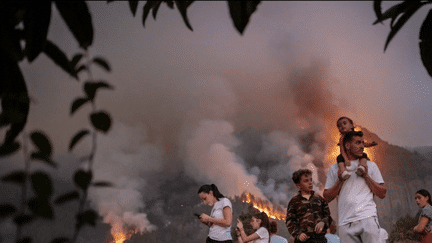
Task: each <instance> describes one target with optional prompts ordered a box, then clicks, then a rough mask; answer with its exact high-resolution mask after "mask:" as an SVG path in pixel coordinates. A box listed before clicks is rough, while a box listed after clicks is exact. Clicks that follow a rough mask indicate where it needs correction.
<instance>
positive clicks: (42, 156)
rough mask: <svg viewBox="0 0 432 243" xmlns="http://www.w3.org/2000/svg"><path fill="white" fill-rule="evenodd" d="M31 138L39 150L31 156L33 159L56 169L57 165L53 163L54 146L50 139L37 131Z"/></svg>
mask: <svg viewBox="0 0 432 243" xmlns="http://www.w3.org/2000/svg"><path fill="white" fill-rule="evenodd" d="M30 138H31V140H32V141H33V144H34V145H35V146H36V148H37V150H36V151H35V152H33V153H32V154H31V158H32V159H37V160H41V161H43V162H47V163H48V164H49V165H51V166H54V167H56V165H55V163H54V162H52V161H51V156H52V150H51V148H52V146H51V143H50V141H49V139H48V137H47V136H46V135H45V134H44V133H43V132H41V131H36V132H33V133H32V134H31V135H30Z"/></svg>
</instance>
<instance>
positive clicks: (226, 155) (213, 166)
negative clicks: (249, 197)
mask: <svg viewBox="0 0 432 243" xmlns="http://www.w3.org/2000/svg"><path fill="white" fill-rule="evenodd" d="M233 132H234V127H233V126H232V125H231V124H230V123H229V122H227V121H211V120H204V121H202V122H200V124H199V127H198V128H197V129H196V131H195V132H194V133H193V134H192V138H191V139H190V140H189V141H188V142H187V155H188V157H187V158H186V160H185V169H186V172H187V173H188V174H189V175H190V176H192V177H194V178H196V179H197V181H200V182H202V183H203V184H211V183H214V184H216V186H218V188H219V189H220V191H221V192H222V193H223V194H226V196H230V197H233V196H236V195H241V194H242V193H243V192H244V191H246V192H249V193H252V194H254V195H256V196H258V197H264V195H263V193H262V192H261V190H260V189H259V188H258V187H257V186H256V183H257V178H256V177H255V176H254V175H250V174H248V173H247V171H246V170H245V168H244V166H243V165H242V163H241V158H239V157H238V156H237V155H236V154H235V153H234V152H233V149H234V148H235V147H236V146H239V140H238V139H237V138H236V137H235V136H234V135H233Z"/></svg>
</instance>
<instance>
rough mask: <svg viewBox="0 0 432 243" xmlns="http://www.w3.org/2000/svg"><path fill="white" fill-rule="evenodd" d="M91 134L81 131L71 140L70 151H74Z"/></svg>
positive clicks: (85, 130)
mask: <svg viewBox="0 0 432 243" xmlns="http://www.w3.org/2000/svg"><path fill="white" fill-rule="evenodd" d="M89 133H90V132H89V131H88V130H87V129H84V130H81V131H80V132H78V133H77V134H76V135H75V136H74V137H73V138H72V140H71V142H70V144H69V151H72V149H73V147H74V146H75V145H76V143H78V141H80V140H81V139H82V138H83V137H84V136H85V135H87V134H89Z"/></svg>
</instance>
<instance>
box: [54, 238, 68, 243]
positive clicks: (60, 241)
mask: <svg viewBox="0 0 432 243" xmlns="http://www.w3.org/2000/svg"><path fill="white" fill-rule="evenodd" d="M67 242H70V241H69V238H66V237H59V238H55V239H54V240H53V241H51V243H67Z"/></svg>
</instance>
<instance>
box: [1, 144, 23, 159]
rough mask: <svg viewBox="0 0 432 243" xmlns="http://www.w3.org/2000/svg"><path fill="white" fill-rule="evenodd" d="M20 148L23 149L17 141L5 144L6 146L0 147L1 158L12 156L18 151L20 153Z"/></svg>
mask: <svg viewBox="0 0 432 243" xmlns="http://www.w3.org/2000/svg"><path fill="white" fill-rule="evenodd" d="M20 147H21V145H20V144H19V143H18V142H16V141H13V142H11V143H7V144H4V145H2V146H0V157H4V156H8V155H11V154H13V153H15V152H16V151H18V149H19V148H20Z"/></svg>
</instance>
